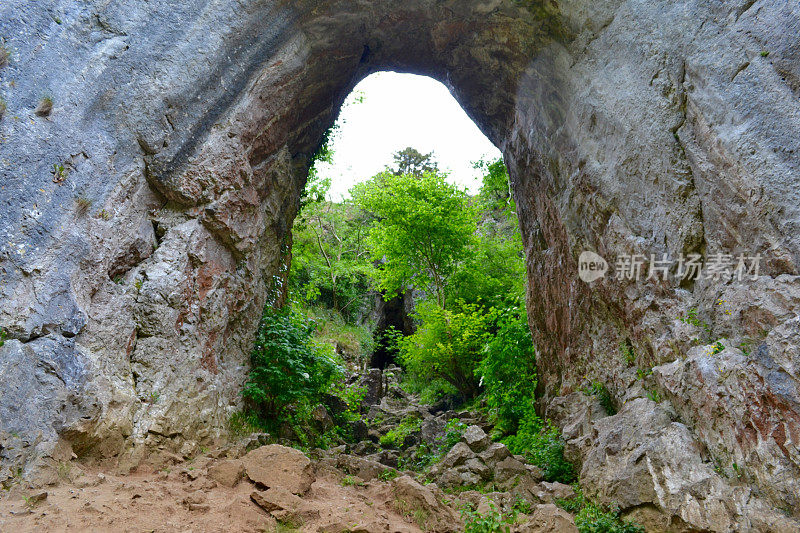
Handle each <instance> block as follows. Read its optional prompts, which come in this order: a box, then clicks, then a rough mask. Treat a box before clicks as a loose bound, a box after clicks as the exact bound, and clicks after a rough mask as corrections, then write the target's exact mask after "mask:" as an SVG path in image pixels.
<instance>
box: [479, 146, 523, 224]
mask: <svg viewBox="0 0 800 533" xmlns="http://www.w3.org/2000/svg"><path fill="white" fill-rule="evenodd" d="M473 166H474V167H475V168H476V169H479V170H481V171H482V172H483V182H482V184H481V192H480V195H479V199H480V202H481V204H482V208H483V209H484V210H486V211H499V212H505V213H507V214H510V215H513V213H514V212H515V211H516V205H515V204H514V199H513V198H512V196H511V184H510V183H509V179H508V168H507V167H506V165H505V163H504V162H503V160H502V159H501V158H497V159H495V160H492V161H487V160H485V159H481V160H479V161H477V162H475V163H474V165H473ZM514 218H516V216H515V217H514Z"/></svg>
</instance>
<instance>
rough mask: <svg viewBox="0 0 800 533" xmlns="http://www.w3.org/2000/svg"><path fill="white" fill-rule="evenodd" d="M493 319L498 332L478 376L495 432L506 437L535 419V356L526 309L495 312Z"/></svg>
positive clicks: (491, 342) (487, 345) (488, 349)
mask: <svg viewBox="0 0 800 533" xmlns="http://www.w3.org/2000/svg"><path fill="white" fill-rule="evenodd" d="M492 315H493V316H492V319H493V320H492V321H493V322H495V323H496V324H497V332H496V333H495V334H494V336H493V337H492V338H491V340H490V341H489V342H488V343H487V344H486V348H485V356H484V358H483V361H481V363H480V366H479V367H478V374H479V375H480V376H481V381H482V383H483V386H484V389H485V391H486V393H485V394H486V403H487V405H488V406H489V408H490V409H491V410H492V411H493V414H494V416H495V417H496V419H497V426H496V429H497V431H499V432H501V433H505V434H507V433H513V432H516V431H517V428H518V427H519V425H520V421H522V420H524V419H526V418H527V417H530V416H534V417H535V416H536V413H535V412H534V410H533V406H534V402H535V401H536V396H535V391H536V384H537V376H536V353H535V350H534V346H533V340H532V339H531V332H530V329H528V321H527V317H526V316H525V313H524V310H523V309H521V308H520V307H512V308H508V309H503V310H499V311H498V310H494V311H493V312H492Z"/></svg>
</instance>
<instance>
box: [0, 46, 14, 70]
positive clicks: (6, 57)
mask: <svg viewBox="0 0 800 533" xmlns="http://www.w3.org/2000/svg"><path fill="white" fill-rule="evenodd" d="M10 60H11V52H9V50H8V48H6V47H5V46H3V45H0V69H1V68H3V67H7V66H8V63H9V61H10Z"/></svg>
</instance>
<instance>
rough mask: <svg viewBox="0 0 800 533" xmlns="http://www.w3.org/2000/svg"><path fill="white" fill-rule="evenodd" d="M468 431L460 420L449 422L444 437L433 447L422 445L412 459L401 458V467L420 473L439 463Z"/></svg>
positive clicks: (454, 419) (455, 419)
mask: <svg viewBox="0 0 800 533" xmlns="http://www.w3.org/2000/svg"><path fill="white" fill-rule="evenodd" d="M466 429H467V425H466V424H464V423H463V422H461V421H460V420H459V419H457V418H453V419H451V420H448V422H447V425H446V426H445V434H444V436H443V437H441V438H440V439H438V440H437V441H436V442H435V443H434V445H433V446H428V445H426V444H425V443H424V442H423V443H421V444H420V445H419V446H418V447H417V450H416V451H415V453H414V456H413V457H411V458H410V459H405V458H403V457H401V458H400V461H401V467H402V468H407V469H410V470H415V471H418V472H420V471H423V470H426V469H427V468H429V467H430V466H431V465H433V464H435V463H438V462H439V461H441V460H442V459H443V458H444V456H445V455H447V452H449V451H450V450H451V449H452V448H453V446H455V445H456V444H458V443H459V442H461V436H462V435H463V434H464V430H466Z"/></svg>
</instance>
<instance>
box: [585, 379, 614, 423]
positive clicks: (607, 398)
mask: <svg viewBox="0 0 800 533" xmlns="http://www.w3.org/2000/svg"><path fill="white" fill-rule="evenodd" d="M583 393H584V394H586V395H587V396H597V399H598V400H600V405H602V406H603V409H605V411H606V413H607V414H609V415H615V414H617V407H616V406H615V405H614V399H613V398H612V397H611V392H609V390H608V387H606V386H605V384H604V383H601V382H599V381H593V382H592V384H591V385H590V386H589V387H587V388H585V389H584V390H583Z"/></svg>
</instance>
